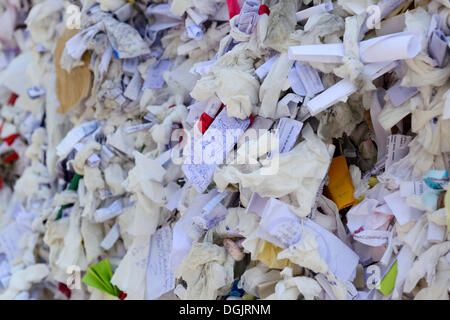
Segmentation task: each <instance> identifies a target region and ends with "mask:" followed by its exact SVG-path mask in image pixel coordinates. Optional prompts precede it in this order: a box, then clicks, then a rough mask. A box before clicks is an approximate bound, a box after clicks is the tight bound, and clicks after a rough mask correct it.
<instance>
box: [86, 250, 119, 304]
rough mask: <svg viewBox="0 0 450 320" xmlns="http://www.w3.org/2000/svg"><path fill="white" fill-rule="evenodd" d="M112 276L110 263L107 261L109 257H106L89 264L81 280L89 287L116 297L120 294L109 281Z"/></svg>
mask: <svg viewBox="0 0 450 320" xmlns="http://www.w3.org/2000/svg"><path fill="white" fill-rule="evenodd" d="M112 276H113V273H112V269H111V264H110V263H109V259H106V260H103V261H100V262H99V263H97V264H94V265H93V266H90V267H89V268H88V271H87V273H86V274H85V275H84V277H83V278H82V279H81V281H83V282H84V283H86V284H87V285H88V286H90V287H94V288H97V289H98V290H100V291H103V292H106V293H108V294H110V295H112V296H115V297H118V296H120V290H119V288H117V287H116V286H115V285H113V284H112V283H111V278H112Z"/></svg>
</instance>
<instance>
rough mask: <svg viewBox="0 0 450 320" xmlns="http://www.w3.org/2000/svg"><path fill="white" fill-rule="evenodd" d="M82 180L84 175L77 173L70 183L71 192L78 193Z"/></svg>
mask: <svg viewBox="0 0 450 320" xmlns="http://www.w3.org/2000/svg"><path fill="white" fill-rule="evenodd" d="M81 178H83V176H82V175H79V174H78V173H75V175H74V176H73V178H72V181H70V185H69V190H74V191H76V190H77V189H78V182H80V179H81Z"/></svg>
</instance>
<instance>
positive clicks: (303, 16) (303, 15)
mask: <svg viewBox="0 0 450 320" xmlns="http://www.w3.org/2000/svg"><path fill="white" fill-rule="evenodd" d="M331 10H333V3H332V2H327V3H322V4H319V5H317V6H314V7H311V8H308V9H305V10H301V11H299V12H297V13H296V14H295V17H296V18H297V21H298V22H301V21H305V20H308V19H309V17H311V16H312V15H315V14H319V13H326V12H330V11H331Z"/></svg>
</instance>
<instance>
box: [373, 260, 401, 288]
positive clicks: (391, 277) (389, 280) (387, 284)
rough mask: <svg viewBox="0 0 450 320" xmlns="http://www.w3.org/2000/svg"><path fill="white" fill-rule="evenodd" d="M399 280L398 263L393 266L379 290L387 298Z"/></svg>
mask: <svg viewBox="0 0 450 320" xmlns="http://www.w3.org/2000/svg"><path fill="white" fill-rule="evenodd" d="M396 279H397V261H395V263H394V264H393V265H392V267H391V268H390V269H389V271H388V272H387V273H386V275H385V276H384V278H383V280H381V282H380V285H379V287H378V290H380V291H381V293H383V294H384V295H385V296H387V295H389V294H390V293H391V291H392V290H393V289H394V286H395V280H396Z"/></svg>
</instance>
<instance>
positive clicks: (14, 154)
mask: <svg viewBox="0 0 450 320" xmlns="http://www.w3.org/2000/svg"><path fill="white" fill-rule="evenodd" d="M17 159H19V155H18V154H17V152H14V153H13V154H11V155H10V156H7V157H6V158H5V159H3V163H8V162H13V161H15V160H17Z"/></svg>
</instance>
